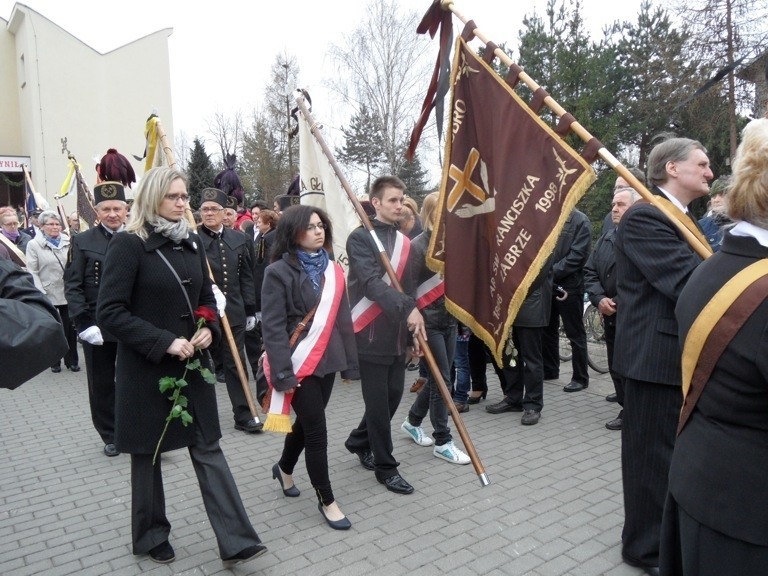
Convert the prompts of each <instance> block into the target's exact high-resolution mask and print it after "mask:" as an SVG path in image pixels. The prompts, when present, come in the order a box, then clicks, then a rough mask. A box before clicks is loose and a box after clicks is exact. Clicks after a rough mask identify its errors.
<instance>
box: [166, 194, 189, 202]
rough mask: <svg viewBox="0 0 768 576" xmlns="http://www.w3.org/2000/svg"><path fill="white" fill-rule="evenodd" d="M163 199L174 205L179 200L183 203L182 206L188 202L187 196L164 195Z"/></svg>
mask: <svg viewBox="0 0 768 576" xmlns="http://www.w3.org/2000/svg"><path fill="white" fill-rule="evenodd" d="M165 199H166V200H170V201H171V202H173V203H174V204H175V203H176V202H178V201H179V200H181V201H182V202H184V204H186V203H187V202H189V194H166V195H165Z"/></svg>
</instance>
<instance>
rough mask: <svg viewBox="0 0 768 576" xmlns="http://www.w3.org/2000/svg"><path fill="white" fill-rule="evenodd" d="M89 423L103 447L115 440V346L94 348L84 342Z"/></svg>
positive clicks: (105, 344) (114, 344)
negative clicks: (89, 412)
mask: <svg viewBox="0 0 768 576" xmlns="http://www.w3.org/2000/svg"><path fill="white" fill-rule="evenodd" d="M83 356H84V357H85V371H86V374H87V376H88V401H89V403H90V405H91V420H92V421H93V427H94V428H96V432H98V433H99V436H101V440H102V441H103V442H104V444H112V443H113V442H114V440H115V362H116V361H117V342H104V344H102V345H101V346H94V345H93V344H88V342H83Z"/></svg>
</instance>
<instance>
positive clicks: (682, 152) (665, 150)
mask: <svg viewBox="0 0 768 576" xmlns="http://www.w3.org/2000/svg"><path fill="white" fill-rule="evenodd" d="M693 150H701V151H702V152H704V153H705V154H706V153H707V149H706V148H704V145H703V144H702V143H701V142H699V141H697V140H691V139H690V138H668V139H667V140H664V141H663V142H660V143H659V144H656V146H654V147H653V150H651V153H650V154H649V155H648V169H647V171H648V183H649V184H652V185H654V186H659V185H661V184H664V182H666V181H667V178H668V175H667V163H668V162H682V161H683V160H685V159H686V158H688V155H689V154H690V153H691V152H692V151H693Z"/></svg>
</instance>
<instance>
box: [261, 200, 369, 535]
mask: <svg viewBox="0 0 768 576" xmlns="http://www.w3.org/2000/svg"><path fill="white" fill-rule="evenodd" d="M263 215H264V211H262V213H261V216H260V218H262V217H263ZM332 240H333V238H332V231H331V222H330V220H329V219H328V216H327V215H326V214H325V212H323V211H322V210H320V209H319V208H315V207H312V206H306V205H304V206H302V205H296V206H291V207H290V208H287V209H286V210H285V211H284V212H283V214H282V216H281V217H280V222H279V223H278V225H277V233H276V239H275V245H274V252H273V256H272V261H273V262H272V264H270V265H269V266H268V267H267V269H266V274H265V276H264V286H263V288H262V296H261V298H262V303H263V324H262V326H263V327H262V329H263V334H264V346H265V348H266V353H267V362H268V366H269V370H268V371H267V370H265V372H266V373H267V375H268V377H269V375H271V377H272V379H271V385H272V386H273V387H274V391H276V392H277V393H286V396H292V399H291V406H292V407H293V410H294V412H295V413H296V421H295V422H294V423H293V427H292V429H291V431H290V433H289V434H288V435H287V436H286V438H285V445H284V446H283V453H282V456H281V457H280V460H279V461H278V463H277V464H275V465H274V466H273V467H272V477H273V478H275V479H277V481H278V482H279V483H280V487H281V488H282V489H283V494H285V495H286V496H289V497H295V496H299V489H298V488H296V486H295V484H294V482H293V477H292V474H293V470H294V467H295V466H296V463H297V462H298V460H299V456H301V452H302V451H304V458H305V460H306V464H307V473H308V474H309V479H310V481H311V482H312V486H313V487H314V489H315V492H316V494H317V498H318V505H317V506H318V509H319V510H320V512H321V513H322V515H323V517H324V518H325V520H326V522H327V523H328V525H329V526H330V527H331V528H334V529H336V530H347V529H348V528H349V527H350V526H351V525H352V524H351V523H350V521H349V520H348V519H347V518H346V517H345V516H344V514H343V513H342V512H341V510H340V509H339V505H338V503H337V502H336V500H335V498H334V495H333V490H332V489H331V481H330V478H329V476H328V430H327V427H326V421H325V407H326V406H327V405H328V400H329V399H330V397H331V390H332V389H333V382H334V380H335V378H336V372H339V371H340V372H341V374H342V378H357V377H358V376H357V347H356V345H355V334H354V332H353V329H352V316H351V313H350V309H349V302H348V300H347V294H346V287H345V282H344V272H343V270H342V268H341V266H339V265H338V264H337V263H335V262H333V261H331V260H330V258H329V255H328V250H329V249H330V247H331V246H332ZM310 311H314V313H313V315H312V316H311V317H310V318H309V319H307V317H308V315H309V313H310ZM303 322H306V324H307V325H306V326H304V327H302V328H300V332H301V333H300V336H299V340H298V341H297V344H295V345H294V347H293V350H292V349H291V346H290V343H289V342H290V339H291V336H292V334H293V333H294V331H295V330H296V328H297V326H298V325H299V324H300V323H303ZM272 402H273V403H274V402H275V392H273V398H272Z"/></svg>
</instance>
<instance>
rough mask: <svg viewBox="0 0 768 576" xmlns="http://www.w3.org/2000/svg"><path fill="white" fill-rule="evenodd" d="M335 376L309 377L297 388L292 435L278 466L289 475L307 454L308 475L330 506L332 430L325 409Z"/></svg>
mask: <svg viewBox="0 0 768 576" xmlns="http://www.w3.org/2000/svg"><path fill="white" fill-rule="evenodd" d="M335 378H336V374H335V373H331V374H326V375H325V376H322V377H321V376H308V377H307V378H305V379H304V380H302V382H301V386H299V387H298V388H296V391H295V392H294V394H293V401H292V402H291V407H292V408H293V411H294V412H295V413H296V421H295V422H294V423H293V427H292V428H291V431H290V433H289V434H288V435H287V436H286V437H285V444H283V454H282V456H281V457H280V461H279V462H278V464H279V465H280V469H281V470H282V471H283V472H285V473H286V474H293V469H294V467H295V466H296V463H297V462H298V461H299V457H300V456H301V453H302V452H304V460H305V462H306V464H307V474H308V475H309V480H310V482H312V487H313V488H314V489H315V492H316V493H317V496H318V498H319V499H320V501H321V502H322V503H323V504H325V505H326V506H327V505H328V504H330V503H332V502H333V501H334V497H333V490H332V489H331V480H330V477H329V476H328V428H327V426H326V421H325V408H326V407H327V406H328V400H330V398H331V391H332V390H333V381H334V380H335Z"/></svg>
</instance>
